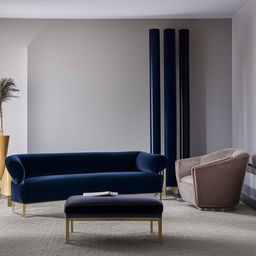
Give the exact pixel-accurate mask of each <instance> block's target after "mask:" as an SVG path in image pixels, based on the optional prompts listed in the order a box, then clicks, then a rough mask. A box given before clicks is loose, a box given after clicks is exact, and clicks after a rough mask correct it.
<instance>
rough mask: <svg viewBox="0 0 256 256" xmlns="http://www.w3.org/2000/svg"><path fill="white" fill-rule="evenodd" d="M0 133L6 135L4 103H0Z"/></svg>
mask: <svg viewBox="0 0 256 256" xmlns="http://www.w3.org/2000/svg"><path fill="white" fill-rule="evenodd" d="M0 124H1V126H0V135H4V128H3V110H2V104H0Z"/></svg>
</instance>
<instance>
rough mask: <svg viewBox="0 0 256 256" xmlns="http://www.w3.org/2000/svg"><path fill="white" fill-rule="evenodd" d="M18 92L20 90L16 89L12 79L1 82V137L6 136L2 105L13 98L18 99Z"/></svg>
mask: <svg viewBox="0 0 256 256" xmlns="http://www.w3.org/2000/svg"><path fill="white" fill-rule="evenodd" d="M18 91H19V90H18V89H17V88H16V84H15V83H14V80H13V79H12V78H3V79H1V80H0V135H3V134H4V130H3V109H2V104H3V103H4V102H7V101H9V100H11V99H12V98H17V97H18V96H16V95H15V94H14V93H16V92H18Z"/></svg>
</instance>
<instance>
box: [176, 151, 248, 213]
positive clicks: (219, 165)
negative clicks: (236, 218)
mask: <svg viewBox="0 0 256 256" xmlns="http://www.w3.org/2000/svg"><path fill="white" fill-rule="evenodd" d="M248 159H249V155H248V154H247V153H246V152H244V151H242V150H239V149H224V150H219V151H216V152H214V153H211V154H208V155H204V156H200V157H193V158H187V159H181V160H178V161H176V177H177V181H178V187H179V191H180V194H181V196H182V198H183V199H184V200H185V201H186V202H188V203H190V204H192V205H194V206H196V207H198V208H215V209H218V208H234V207H235V206H236V205H237V204H238V203H239V199H240V194H241V189H242V185H243V180H244V175H245V172H246V168H247V162H248Z"/></svg>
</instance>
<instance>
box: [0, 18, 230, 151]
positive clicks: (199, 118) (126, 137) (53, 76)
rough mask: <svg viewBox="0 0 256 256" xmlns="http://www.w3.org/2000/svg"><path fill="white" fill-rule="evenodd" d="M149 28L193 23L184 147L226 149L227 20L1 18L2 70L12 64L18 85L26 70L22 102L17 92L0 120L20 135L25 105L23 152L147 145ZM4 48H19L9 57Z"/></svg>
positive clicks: (3, 71)
mask: <svg viewBox="0 0 256 256" xmlns="http://www.w3.org/2000/svg"><path fill="white" fill-rule="evenodd" d="M153 27H159V28H162V29H163V28H166V27H174V28H177V29H178V28H189V29H190V31H191V44H190V46H191V47H190V50H191V150H192V155H200V154H204V153H206V152H210V151H213V150H216V149H219V148H223V147H230V146H231V141H232V133H231V130H232V126H231V125H232V120H231V113H232V104H231V91H232V88H231V21H230V20H123V21H120V20H112V21H111V20H109V21H104V20H101V21H100V20H99V21H96V20H84V21H82V20H80V21H79V20H76V21H75V20H73V21H67V20H56V21H52V20H1V19H0V30H1V34H2V35H4V36H3V37H2V38H5V37H6V38H7V40H6V41H7V42H8V43H5V44H4V46H3V45H0V52H2V56H5V57H4V58H5V59H8V61H5V64H6V66H3V65H2V66H1V71H2V72H1V75H2V76H6V75H7V76H9V75H10V76H13V77H14V78H15V74H16V73H15V72H16V71H15V72H14V73H15V74H14V73H13V71H14V66H15V65H16V63H17V64H18V63H19V65H20V68H19V70H17V76H19V74H22V79H23V80H22V81H21V82H19V84H21V83H22V86H23V87H22V91H23V93H25V92H26V89H27V88H26V85H27V83H26V82H27V81H26V75H28V105H27V100H26V97H25V96H26V95H25V96H23V95H22V94H21V96H22V97H20V98H19V99H18V100H17V102H16V103H17V104H18V103H19V105H17V106H16V105H15V107H14V108H13V109H10V113H12V114H10V115H9V114H8V118H7V116H6V122H5V123H6V126H7V127H8V126H9V125H13V128H12V129H13V130H12V132H13V133H15V134H16V132H15V131H17V134H19V135H18V136H20V137H21V138H23V139H24V138H26V136H25V135H26V134H24V135H22V134H23V133H20V131H21V130H20V127H26V123H27V120H26V114H22V113H23V112H22V111H25V112H26V109H27V111H28V151H29V152H49V151H50V152H54V151H61V152H62V151H101V150H107V151H108V150H109V151H110V150H134V149H138V150H140V149H141V150H146V151H148V150H149V73H148V72H149V71H148V69H149V63H148V29H149V28H153ZM8 35H10V36H9V37H8ZM14 35H16V36H14ZM8 38H10V40H9V39H8ZM13 38H14V39H13ZM11 41H12V42H14V41H15V44H10V42H11ZM26 47H28V51H26ZM12 52H13V53H15V52H20V53H21V54H20V55H19V54H15V58H13V54H11V53H12ZM26 52H27V56H25V55H26ZM8 53H9V55H8ZM24 54H25V55H24ZM8 56H10V57H9V58H8ZM27 61H28V63H27ZM5 67H6V68H5ZM17 67H18V66H17ZM9 71H10V72H9ZM8 72H9V73H8ZM27 72H28V73H27ZM10 104H14V102H12V103H10ZM20 104H21V105H20ZM17 107H18V108H19V111H17V109H16V108H17ZM15 109H16V110H15ZM17 115H18V117H17ZM23 130H24V129H23V128H22V131H23ZM25 132H26V131H25ZM13 143H14V141H13ZM15 145H16V146H17V147H16V148H17V149H15V146H14V148H13V150H12V151H13V152H21V151H22V152H25V150H26V145H25V146H24V149H23V150H20V148H19V147H20V145H21V144H20V142H19V139H16V144H15Z"/></svg>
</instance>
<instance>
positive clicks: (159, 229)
mask: <svg viewBox="0 0 256 256" xmlns="http://www.w3.org/2000/svg"><path fill="white" fill-rule="evenodd" d="M158 242H159V243H162V242H163V234H162V218H161V219H160V220H158Z"/></svg>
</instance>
